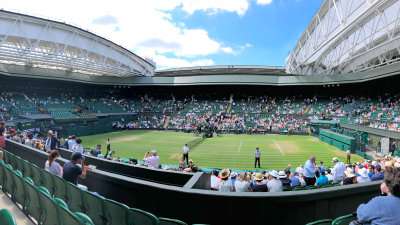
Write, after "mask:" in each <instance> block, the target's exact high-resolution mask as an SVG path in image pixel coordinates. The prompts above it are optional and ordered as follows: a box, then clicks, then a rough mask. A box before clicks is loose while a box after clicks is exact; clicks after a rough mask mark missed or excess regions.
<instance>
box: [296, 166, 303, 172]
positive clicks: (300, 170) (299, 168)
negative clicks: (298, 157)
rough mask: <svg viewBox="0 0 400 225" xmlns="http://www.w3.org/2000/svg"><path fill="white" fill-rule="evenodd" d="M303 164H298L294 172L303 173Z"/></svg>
mask: <svg viewBox="0 0 400 225" xmlns="http://www.w3.org/2000/svg"><path fill="white" fill-rule="evenodd" d="M303 170H304V169H303V164H300V166H299V167H297V168H296V173H297V174H303Z"/></svg>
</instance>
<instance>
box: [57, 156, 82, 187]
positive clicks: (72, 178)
mask: <svg viewBox="0 0 400 225" xmlns="http://www.w3.org/2000/svg"><path fill="white" fill-rule="evenodd" d="M84 160H85V156H83V155H82V154H81V153H80V152H74V153H73V154H72V158H71V161H69V162H67V163H65V164H64V167H63V178H64V180H66V181H68V182H71V183H73V184H75V185H76V186H78V187H79V188H81V189H84V190H87V187H86V186H84V185H80V184H78V177H81V178H82V179H85V178H86V168H85V164H84ZM77 164H81V166H80V167H79V166H78V165H77Z"/></svg>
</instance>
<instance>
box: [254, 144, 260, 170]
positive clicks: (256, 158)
mask: <svg viewBox="0 0 400 225" xmlns="http://www.w3.org/2000/svg"><path fill="white" fill-rule="evenodd" d="M260 156H261V152H260V149H259V148H258V147H257V148H256V152H254V157H255V159H254V168H257V167H256V165H257V162H258V168H261V167H260Z"/></svg>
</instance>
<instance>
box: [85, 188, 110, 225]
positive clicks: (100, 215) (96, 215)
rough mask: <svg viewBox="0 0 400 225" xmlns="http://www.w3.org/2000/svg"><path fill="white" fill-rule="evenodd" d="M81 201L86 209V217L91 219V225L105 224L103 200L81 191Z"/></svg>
mask: <svg viewBox="0 0 400 225" xmlns="http://www.w3.org/2000/svg"><path fill="white" fill-rule="evenodd" d="M82 199H83V202H84V205H85V208H86V209H85V212H86V215H88V216H89V217H90V218H91V219H92V221H93V223H94V224H96V225H102V224H105V222H106V216H105V215H106V214H105V212H104V198H103V197H101V196H98V195H95V194H93V193H91V192H88V191H84V190H82Z"/></svg>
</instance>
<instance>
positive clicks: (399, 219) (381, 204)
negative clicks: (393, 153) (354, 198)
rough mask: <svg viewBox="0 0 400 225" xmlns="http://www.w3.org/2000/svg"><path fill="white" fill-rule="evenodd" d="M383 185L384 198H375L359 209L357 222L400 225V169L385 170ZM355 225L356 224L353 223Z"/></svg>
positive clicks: (390, 168)
mask: <svg viewBox="0 0 400 225" xmlns="http://www.w3.org/2000/svg"><path fill="white" fill-rule="evenodd" d="M384 177H385V179H384V182H383V183H382V185H381V192H382V195H383V196H379V197H375V198H373V199H372V200H371V201H369V202H368V203H367V204H361V205H360V206H359V207H358V209H357V221H358V222H359V223H362V224H385V225H398V224H400V216H399V213H398V211H399V209H398V206H399V205H400V169H399V168H396V167H394V168H392V167H389V168H387V169H386V170H385V174H384ZM351 224H352V225H355V223H351Z"/></svg>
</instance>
